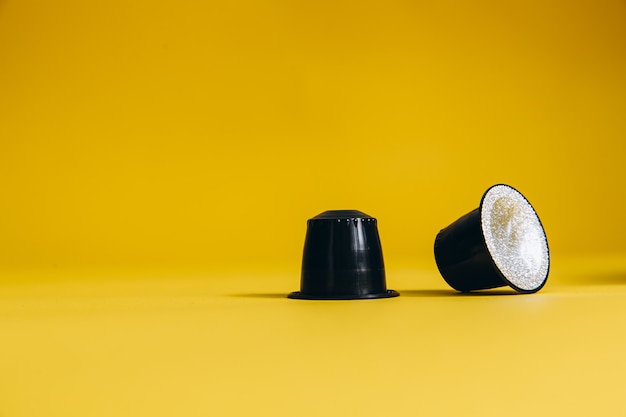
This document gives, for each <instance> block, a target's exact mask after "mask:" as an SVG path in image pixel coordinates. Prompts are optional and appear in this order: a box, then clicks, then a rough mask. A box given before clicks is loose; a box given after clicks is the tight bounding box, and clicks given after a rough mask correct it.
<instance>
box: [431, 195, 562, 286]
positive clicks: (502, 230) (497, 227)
mask: <svg viewBox="0 0 626 417" xmlns="http://www.w3.org/2000/svg"><path fill="white" fill-rule="evenodd" d="M435 261H436V262H437V267H438V268H439V272H441V275H442V276H443V278H444V279H445V280H446V282H447V283H448V284H449V285H450V286H451V287H452V288H454V289H456V290H458V291H463V292H468V291H473V290H482V289H488V288H496V287H502V286H506V285H508V286H510V287H511V288H513V289H514V290H516V291H518V292H521V293H533V292H537V291H539V290H540V289H541V288H542V287H543V285H544V284H545V282H546V279H547V278H548V271H549V269H550V251H549V249H548V240H547V239H546V235H545V232H544V230H543V226H542V225H541V221H540V220H539V217H538V216H537V213H535V210H534V209H533V207H532V206H531V205H530V203H529V202H528V200H526V198H524V196H523V195H522V194H521V193H520V192H519V191H517V190H516V189H514V188H513V187H510V186H508V185H504V184H498V185H494V186H493V187H491V188H489V189H488V190H487V191H486V192H485V194H484V195H483V197H482V200H481V202H480V207H478V208H477V209H476V210H474V211H472V212H470V213H468V214H466V215H465V216H463V217H461V218H460V219H458V220H457V221H455V222H454V223H452V224H451V225H450V226H448V227H446V228H445V229H443V230H441V231H440V232H439V234H438V235H437V238H436V239H435Z"/></svg>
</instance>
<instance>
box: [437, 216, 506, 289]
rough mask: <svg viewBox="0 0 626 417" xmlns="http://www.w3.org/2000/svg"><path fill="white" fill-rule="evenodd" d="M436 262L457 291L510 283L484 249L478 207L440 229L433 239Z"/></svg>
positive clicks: (444, 276)
mask: <svg viewBox="0 0 626 417" xmlns="http://www.w3.org/2000/svg"><path fill="white" fill-rule="evenodd" d="M435 262H436V263H437V268H439V272H440V273H441V276H443V279H445V280H446V282H447V283H448V285H450V286H451V287H452V288H454V289H455V290H458V291H462V292H469V291H474V290H485V289H488V288H497V287H503V286H505V285H509V283H508V281H507V280H506V279H505V278H504V276H503V275H502V273H501V272H500V270H499V269H498V268H497V267H496V265H495V263H494V262H493V259H492V258H491V255H490V254H489V250H488V249H487V244H486V243H485V239H484V238H483V232H482V228H481V221H480V209H476V210H474V211H472V212H470V213H468V214H466V215H465V216H463V217H461V218H460V219H458V220H457V221H455V222H454V223H452V224H451V225H450V226H448V227H446V228H445V229H443V230H441V231H440V232H439V234H438V235H437V237H436V238H435Z"/></svg>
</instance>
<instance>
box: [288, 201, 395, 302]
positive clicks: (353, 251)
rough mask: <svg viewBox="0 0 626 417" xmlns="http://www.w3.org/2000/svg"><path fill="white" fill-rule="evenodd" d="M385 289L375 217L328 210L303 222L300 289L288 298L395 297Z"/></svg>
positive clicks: (391, 291)
mask: <svg viewBox="0 0 626 417" xmlns="http://www.w3.org/2000/svg"><path fill="white" fill-rule="evenodd" d="M396 296H398V293H397V292H396V291H393V290H387V287H386V281H385V266H384V262H383V253H382V248H381V244H380V238H379V236H378V227H377V224H376V219H375V218H373V217H371V216H368V215H367V214H365V213H362V212H360V211H357V210H332V211H326V212H324V213H321V214H319V215H318V216H315V217H313V218H312V219H309V221H308V222H307V233H306V239H305V243H304V253H303V256H302V275H301V282H300V291H296V292H293V293H291V294H289V298H298V299H309V300H350V299H363V298H388V297H396Z"/></svg>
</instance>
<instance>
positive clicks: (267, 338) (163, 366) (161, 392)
mask: <svg viewBox="0 0 626 417" xmlns="http://www.w3.org/2000/svg"><path fill="white" fill-rule="evenodd" d="M47 274H48V275H47V276H45V277H44V276H43V275H42V274H41V273H39V274H37V273H32V272H31V273H29V274H26V273H23V274H21V275H20V274H17V273H15V274H12V275H10V276H8V279H7V280H5V282H4V283H3V284H2V292H0V334H2V345H1V347H0V371H1V373H0V375H2V376H1V378H0V415H2V416H9V417H18V416H64V417H67V416H172V415H181V416H190V417H191V416H207V415H226V416H249V415H263V416H293V415H299V416H347V415H355V416H356V415H359V416H379V415H394V416H415V415H442V416H446V415H449V416H452V415H455V416H456V415H471V416H501V415H516V416H517V415H519V416H527V415H550V416H551V415H580V416H587V415H623V414H624V413H626V404H625V403H624V375H626V361H625V360H624V352H626V332H625V331H624V329H625V323H626V308H625V307H624V306H625V303H626V263H625V262H624V261H623V260H621V259H610V258H604V259H588V260H586V261H584V262H583V261H581V260H574V261H567V262H564V263H562V264H561V265H560V266H559V268H557V269H556V271H554V272H553V275H552V276H551V277H550V281H549V282H548V284H547V286H546V287H545V288H544V289H543V290H542V291H541V292H540V293H537V294H535V295H517V294H515V293H513V292H510V291H504V290H501V291H497V292H496V293H495V295H490V294H492V293H486V295H468V296H465V295H460V294H457V293H456V292H454V291H452V290H451V289H450V288H447V287H446V285H445V283H444V282H443V280H441V278H440V277H439V276H438V274H437V273H436V272H434V270H433V268H431V267H430V266H427V265H424V268H423V269H392V270H390V271H389V274H388V275H389V283H390V286H391V287H392V288H394V289H397V290H400V292H401V294H402V295H401V296H400V297H399V298H394V299H385V300H361V301H331V302H319V301H301V300H289V299H287V298H285V294H286V293H287V292H289V291H291V290H293V289H295V284H296V283H295V280H294V276H293V275H294V274H291V273H286V272H284V273H279V272H276V273H262V274H260V273H258V272H256V273H255V272H251V273H249V274H244V273H241V274H236V275H232V274H227V273H222V274H218V273H215V274H211V273H208V272H204V273H200V272H198V271H196V272H195V273H194V272H191V271H187V272H186V273H184V274H182V273H180V272H178V273H175V272H163V271H161V272H159V273H157V272H153V273H147V272H144V273H143V274H139V273H134V274H132V275H129V274H128V272H127V273H126V274H124V273H120V272H119V271H108V272H104V271H100V273H99V274H94V273H86V272H79V271H73V272H56V273H53V272H51V271H48V272H47ZM36 277H38V278H40V279H39V280H36V279H35V278H36ZM43 278H46V279H43ZM590 279H594V280H595V283H594V284H593V285H591V284H590V283H589V282H588V280H590Z"/></svg>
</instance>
